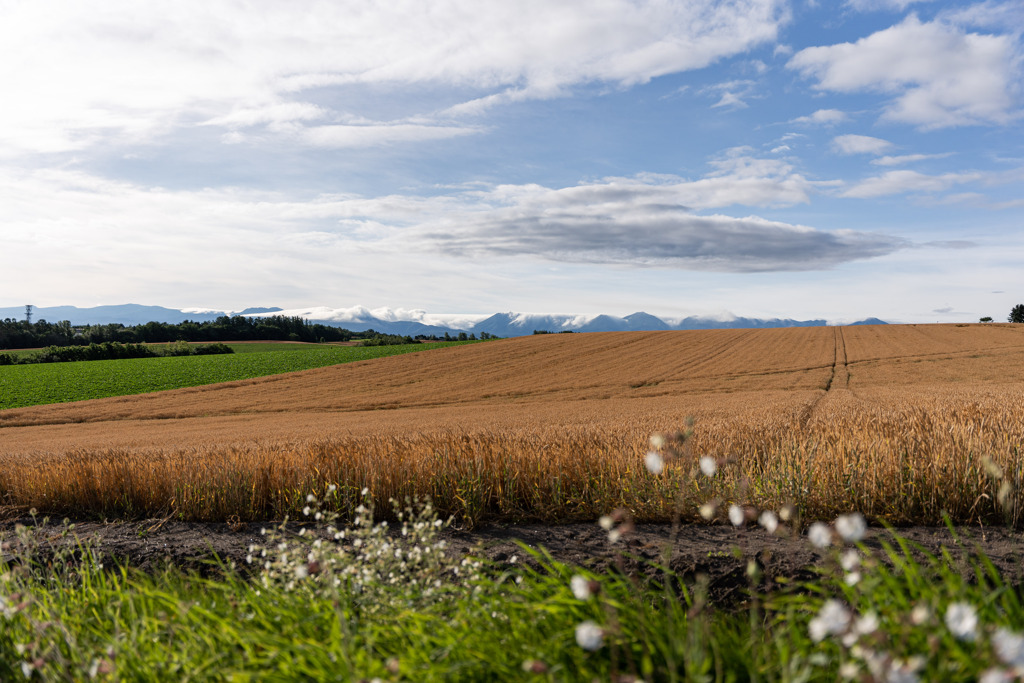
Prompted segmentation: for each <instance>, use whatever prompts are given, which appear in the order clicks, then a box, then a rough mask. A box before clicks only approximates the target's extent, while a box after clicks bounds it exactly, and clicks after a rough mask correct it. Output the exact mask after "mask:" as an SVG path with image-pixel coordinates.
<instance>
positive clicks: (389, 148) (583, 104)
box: [0, 0, 1024, 322]
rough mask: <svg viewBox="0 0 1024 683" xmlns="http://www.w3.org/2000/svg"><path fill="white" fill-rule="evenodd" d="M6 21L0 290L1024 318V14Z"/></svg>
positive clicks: (327, 15) (370, 7) (761, 8)
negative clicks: (1021, 311) (1019, 310)
mask: <svg viewBox="0 0 1024 683" xmlns="http://www.w3.org/2000/svg"><path fill="white" fill-rule="evenodd" d="M87 5H88V4H86V3H76V2H66V3H60V2H48V3H39V2H18V1H14V2H0V12H2V14H3V16H4V21H3V22H0V92H2V93H3V102H4V105H3V106H2V107H0V207H2V208H0V232H2V237H3V241H4V248H3V250H2V251H0V273H2V275H0V304H2V305H8V306H12V305H19V304H24V303H33V304H35V305H37V306H49V305H62V304H73V305H79V306H92V305H99V304H111V303H127V302H132V303H143V304H158V305H165V306H171V307H175V308H183V307H184V308H187V307H197V308H208V309H224V310H238V309H241V308H244V307H247V306H268V305H276V306H281V307H283V308H286V309H298V308H303V307H312V306H326V307H331V308H338V309H347V308H351V307H355V306H357V305H362V306H366V307H369V308H371V309H374V310H380V311H387V313H388V316H389V317H413V318H415V317H418V316H422V315H423V314H422V312H423V311H427V312H429V313H432V314H449V313H450V314H487V313H492V312H495V311H500V310H512V311H522V312H536V313H573V314H597V313H608V314H612V315H626V314H629V313H632V312H634V311H638V310H645V311H648V312H650V313H654V314H656V315H660V316H663V317H667V318H671V317H683V316H687V315H716V316H720V315H729V314H733V315H743V316H755V317H776V316H777V317H793V318H826V319H828V320H831V321H837V322H840V321H844V320H854V319H858V318H863V317H867V316H877V317H881V318H883V319H887V320H892V321H902V322H960V321H965V320H966V321H971V320H977V318H978V317H980V316H983V315H991V316H993V317H994V318H996V319H997V320H1000V319H1005V316H1006V315H1007V313H1008V312H1009V310H1010V308H1011V307H1012V306H1013V305H1014V304H1016V303H1020V301H1024V274H1022V273H1024V269H1022V268H1021V267H1020V264H1021V262H1022V261H1024V230H1021V224H1022V218H1024V192H1022V188H1024V134H1022V132H1021V131H1022V126H1021V123H1022V112H1024V108H1022V105H1024V97H1022V96H1024V93H1022V88H1021V85H1022V79H1021V75H1022V68H1024V39H1022V33H1024V6H1022V5H1021V3H1020V2H1017V1H1007V2H1000V1H998V0H987V1H985V2H962V3H954V2H935V1H929V0H916V1H915V0H846V1H845V2H839V1H838V0H837V1H836V2H826V1H825V0H819V1H818V2H808V1H807V0H793V1H792V2H785V1H783V0H733V1H731V2H703V1H701V0H680V1H677V2H671V1H669V0H659V1H652V2H644V1H640V0H634V1H631V2H627V1H625V0H600V1H599V2H594V1H593V0H587V1H586V2H582V1H581V2H559V3H551V2H547V1H542V0H524V1H522V2H486V1H481V0H466V1H460V0H442V1H436V2H421V1H419V0H416V1H412V0H408V1H396V2H381V3H365V2H344V1H334V2H309V3H279V2H269V1H266V2H261V1H260V0H252V1H250V2H220V1H217V0H204V1H203V2H198V1H196V2H193V1H192V0H181V1H179V2H176V3H173V4H170V5H166V4H165V5H163V6H160V7H157V6H153V5H150V4H148V3H136V2H128V1H125V2H120V1H115V0H106V1H105V2H104V3H101V4H100V5H99V8H97V6H87Z"/></svg>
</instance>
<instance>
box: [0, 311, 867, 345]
mask: <svg viewBox="0 0 1024 683" xmlns="http://www.w3.org/2000/svg"><path fill="white" fill-rule="evenodd" d="M224 315H244V316H254V317H258V316H267V315H287V316H293V315H297V316H300V317H302V318H305V319H307V320H308V321H309V322H311V323H321V324H324V325H331V326H334V327H343V328H346V329H349V330H352V331H353V332H362V331H365V330H369V329H373V330H376V331H377V332H383V333H386V334H401V335H411V336H415V335H418V334H423V335H428V336H429V335H439V336H444V334H445V333H448V334H456V335H457V334H458V333H459V332H466V333H473V334H476V335H480V333H482V332H487V333H488V334H493V335H495V336H498V337H520V336H525V335H529V334H533V333H534V332H535V331H543V332H570V331H571V332H620V331H634V332H639V331H646V330H707V329H723V328H730V329H737V328H767V327H818V326H823V325H827V324H828V322H827V321H826V320H792V319H788V318H787V319H779V318H770V319H764V318H735V317H733V318H728V319H717V318H710V317H696V316H691V317H687V318H682V319H678V320H676V319H670V320H663V319H662V318H658V317H656V316H653V315H651V314H649V313H643V312H638V313H633V314H630V315H627V316H624V317H621V318H620V317H616V316H612V315H597V316H582V315H546V314H530V313H495V314H494V315H491V316H480V315H462V316H458V315H449V316H446V315H428V314H426V313H424V312H423V311H393V310H390V309H376V310H373V311H371V310H369V309H366V308H363V307H361V306H356V307H354V308H349V309H330V308H323V307H320V308H309V309H289V310H285V309H282V308H276V307H260V308H247V309H245V310H242V311H211V310H200V309H175V308H164V307H163V306H142V305H139V304H121V305H116V306H95V307H92V308H78V307H76V306H52V307H39V308H34V309H33V311H32V317H33V319H35V320H47V321H49V322H58V321H61V320H67V321H70V322H71V324H72V325H106V324H109V323H115V324H118V323H119V324H122V325H141V324H143V323H147V322H151V321H156V322H165V323H180V322H184V321H186V320H193V321H195V322H202V321H212V320H216V319H217V318H218V317H220V316H224ZM7 318H10V319H15V320H21V319H24V318H25V307H24V306H16V307H8V308H0V319H7ZM851 324H853V325H885V324H886V323H885V321H883V320H879V319H878V318H867V319H865V320H860V321H857V322H855V323H851Z"/></svg>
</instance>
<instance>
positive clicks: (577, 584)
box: [569, 574, 593, 600]
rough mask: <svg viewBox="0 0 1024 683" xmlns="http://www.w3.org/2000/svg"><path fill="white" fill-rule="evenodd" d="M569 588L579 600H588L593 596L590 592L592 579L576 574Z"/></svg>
mask: <svg viewBox="0 0 1024 683" xmlns="http://www.w3.org/2000/svg"><path fill="white" fill-rule="evenodd" d="M569 587H570V588H572V594H573V595H575V596H576V599H577V600H588V599H590V596H591V595H593V593H592V592H591V591H590V579H588V578H587V577H585V576H580V575H579V574H575V575H574V576H573V577H572V579H571V580H570V581H569Z"/></svg>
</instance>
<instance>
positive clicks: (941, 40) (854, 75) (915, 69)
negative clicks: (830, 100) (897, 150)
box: [788, 15, 1020, 129]
mask: <svg viewBox="0 0 1024 683" xmlns="http://www.w3.org/2000/svg"><path fill="white" fill-rule="evenodd" d="M788 66H789V68H791V69H795V70H797V71H799V72H800V73H801V74H802V75H803V76H804V77H805V78H812V79H816V80H817V84H816V87H817V88H818V89H819V90H827V91H833V92H842V93H857V92H877V93H881V94H883V95H887V96H889V97H890V99H889V102H888V104H887V105H886V107H885V112H884V114H883V117H884V118H886V119H889V120H892V121H899V122H904V123H910V124H914V125H917V126H920V127H922V128H925V129H934V128H945V127H949V126H962V125H973V124H1006V123H1008V122H1010V121H1011V120H1013V119H1014V118H1015V117H1016V116H1017V115H1018V112H1017V111H1016V109H1015V107H1016V97H1017V95H1018V83H1019V79H1020V54H1019V47H1018V45H1017V43H1016V42H1015V39H1014V37H1013V36H1012V35H985V34H978V33H967V32H966V31H965V30H964V29H962V28H960V27H959V26H956V25H953V24H947V23H944V22H942V21H931V22H922V21H921V20H920V19H918V18H917V17H916V16H914V15H911V16H909V17H907V18H906V19H904V20H903V21H902V22H900V23H899V24H896V25H895V26H892V27H890V28H887V29H885V30H882V31H878V32H877V33H873V34H871V35H870V36H867V37H866V38H862V39H860V40H858V41H857V42H855V43H842V44H838V45H829V46H822V47H810V48H806V49H804V50H801V51H800V52H798V53H796V54H795V55H794V56H793V57H792V58H791V59H790V60H789V62H788Z"/></svg>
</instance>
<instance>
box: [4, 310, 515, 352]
mask: <svg viewBox="0 0 1024 683" xmlns="http://www.w3.org/2000/svg"><path fill="white" fill-rule="evenodd" d="M358 339H362V340H366V341H367V342H368V344H367V345H369V346H379V345H381V344H412V343H415V342H416V341H427V340H429V341H441V340H442V339H443V340H444V341H475V340H476V339H477V337H476V335H475V334H466V333H465V332H460V333H459V334H458V335H457V336H453V335H451V334H449V333H447V332H446V333H445V335H444V337H438V336H437V335H430V336H426V335H417V336H416V337H415V338H413V337H410V336H408V335H404V336H403V335H393V334H384V333H381V332H377V331H375V330H372V329H370V330H366V331H365V332H353V331H351V330H346V329H344V328H341V327H332V326H330V325H324V324H322V323H310V322H308V321H306V320H305V319H303V318H300V317H298V316H283V315H273V316H268V317H265V318H248V317H243V316H240V315H236V316H226V315H222V316H220V317H219V318H217V319H216V320H212V321H203V322H194V321H191V320H186V321H185V322H181V323H161V322H148V323H145V324H143V325H132V326H125V325H122V324H120V323H110V324H107V325H81V326H72V325H71V323H70V322H68V321H67V320H63V321H61V322H59V323H49V322H47V321H45V320H38V321H36V322H28V321H27V320H13V319H11V318H7V319H5V320H0V349H33V348H38V347H43V346H88V345H90V344H105V343H108V342H109V343H112V344H115V343H116V344H143V343H144V344H160V343H167V342H173V341H178V340H185V341H189V342H230V341H297V342H311V343H316V342H319V343H326V342H347V341H352V340H358ZM480 339H498V337H497V336H496V335H493V334H488V333H487V332H482V333H481V334H480ZM364 343H365V342H364Z"/></svg>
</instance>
